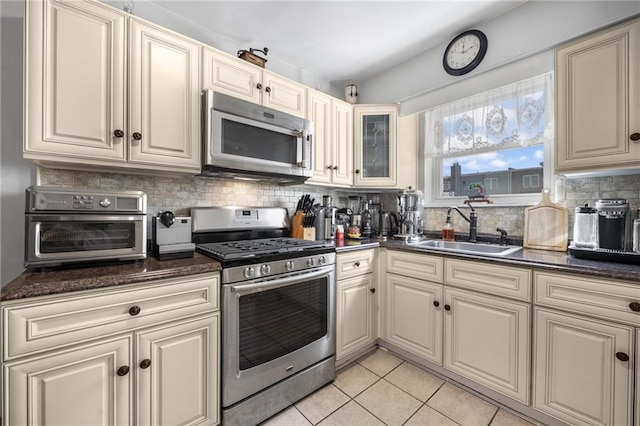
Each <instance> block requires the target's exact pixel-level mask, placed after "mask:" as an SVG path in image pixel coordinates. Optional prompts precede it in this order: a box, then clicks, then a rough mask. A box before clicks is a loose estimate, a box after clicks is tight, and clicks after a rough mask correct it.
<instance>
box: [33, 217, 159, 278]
mask: <svg viewBox="0 0 640 426" xmlns="http://www.w3.org/2000/svg"><path fill="white" fill-rule="evenodd" d="M146 225H147V221H146V215H64V214H45V215H32V214H27V215H26V219H25V227H26V230H25V231H26V232H25V235H26V242H25V266H53V265H60V264H63V263H76V262H83V261H93V260H110V259H123V260H124V259H144V258H145V257H146V253H147V231H146V230H147V227H146Z"/></svg>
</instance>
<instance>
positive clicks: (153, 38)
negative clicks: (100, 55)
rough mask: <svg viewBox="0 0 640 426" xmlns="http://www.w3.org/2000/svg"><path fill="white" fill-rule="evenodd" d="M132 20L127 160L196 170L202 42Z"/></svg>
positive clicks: (198, 144)
mask: <svg viewBox="0 0 640 426" xmlns="http://www.w3.org/2000/svg"><path fill="white" fill-rule="evenodd" d="M130 23H131V25H130V38H131V43H130V81H129V100H130V102H129V124H130V125H129V134H128V135H127V137H128V139H129V141H130V154H129V157H130V158H129V160H130V161H131V162H132V163H144V164H153V165H157V166H159V167H162V168H169V169H171V168H174V169H175V168H179V169H181V170H182V169H184V168H189V169H192V170H194V171H197V170H199V169H200V146H201V142H200V81H199V75H200V74H199V66H200V61H199V57H200V56H199V55H200V46H199V45H198V44H197V43H195V42H193V41H191V40H189V39H187V38H184V37H181V36H179V35H178V34H175V33H171V32H169V31H167V30H164V29H162V28H160V27H155V26H151V25H148V24H146V23H143V22H140V21H137V20H136V19H131V21H130ZM138 136H139V138H138Z"/></svg>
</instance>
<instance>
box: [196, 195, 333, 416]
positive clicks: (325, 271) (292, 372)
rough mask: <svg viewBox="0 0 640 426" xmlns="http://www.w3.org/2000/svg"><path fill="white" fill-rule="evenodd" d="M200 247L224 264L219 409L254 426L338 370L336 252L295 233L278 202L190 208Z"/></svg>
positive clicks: (330, 245)
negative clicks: (267, 205) (274, 204)
mask: <svg viewBox="0 0 640 426" xmlns="http://www.w3.org/2000/svg"><path fill="white" fill-rule="evenodd" d="M191 216H192V220H193V242H195V243H196V250H197V251H199V252H200V253H202V254H205V255H207V256H210V257H212V258H214V259H216V260H218V261H220V262H221V263H222V280H221V281H222V290H221V292H222V294H221V301H222V357H221V358H222V374H221V376H222V412H223V423H224V424H225V426H233V425H243V426H246V425H253V424H257V423H260V422H261V421H263V420H265V419H267V418H269V417H271V416H272V415H273V414H275V413H277V412H279V411H281V410H282V409H284V408H286V407H288V406H289V405H291V404H293V403H294V402H296V401H297V400H299V399H301V398H302V397H304V396H306V395H308V394H309V393H311V392H313V391H314V390H316V389H318V388H319V387H321V386H323V385H324V384H326V383H328V382H330V381H332V380H333V379H334V377H335V315H336V314H335V297H336V296H335V287H336V282H335V252H334V247H333V245H332V244H331V243H327V242H324V241H306V240H299V239H295V238H289V217H288V214H287V210H286V209H282V208H264V207H259V208H244V207H229V208H193V209H191Z"/></svg>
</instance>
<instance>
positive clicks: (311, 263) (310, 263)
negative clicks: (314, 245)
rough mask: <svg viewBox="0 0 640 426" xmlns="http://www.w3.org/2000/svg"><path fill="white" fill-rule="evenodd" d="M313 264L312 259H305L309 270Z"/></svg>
mask: <svg viewBox="0 0 640 426" xmlns="http://www.w3.org/2000/svg"><path fill="white" fill-rule="evenodd" d="M313 263H314V262H313V257H310V258H308V259H307V266H308V267H309V268H311V267H312V266H313Z"/></svg>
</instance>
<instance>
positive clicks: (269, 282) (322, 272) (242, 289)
mask: <svg viewBox="0 0 640 426" xmlns="http://www.w3.org/2000/svg"><path fill="white" fill-rule="evenodd" d="M333 268H334V266H333V265H331V266H325V267H322V268H319V269H316V270H314V271H312V272H300V273H293V274H290V275H286V276H284V277H283V276H278V277H274V278H264V279H257V280H254V281H249V282H247V283H244V284H233V285H231V286H229V288H230V290H231V291H232V292H234V293H257V292H260V291H265V290H270V289H275V288H279V287H285V286H288V285H291V284H293V283H295V282H297V281H307V280H312V279H315V278H320V277H323V276H326V275H327V274H329V273H333Z"/></svg>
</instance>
